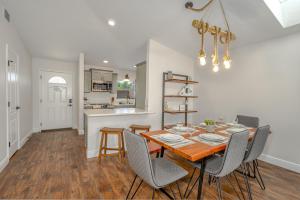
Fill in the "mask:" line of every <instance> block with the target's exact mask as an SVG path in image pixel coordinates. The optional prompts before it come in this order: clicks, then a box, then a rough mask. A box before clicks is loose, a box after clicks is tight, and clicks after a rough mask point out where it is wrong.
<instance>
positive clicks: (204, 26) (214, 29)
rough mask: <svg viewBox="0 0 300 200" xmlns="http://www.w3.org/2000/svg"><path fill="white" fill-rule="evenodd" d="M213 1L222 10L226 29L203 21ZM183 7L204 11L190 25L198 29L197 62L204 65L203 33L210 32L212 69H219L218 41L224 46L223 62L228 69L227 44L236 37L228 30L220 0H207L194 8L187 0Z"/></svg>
mask: <svg viewBox="0 0 300 200" xmlns="http://www.w3.org/2000/svg"><path fill="white" fill-rule="evenodd" d="M214 1H218V2H219V4H220V8H221V11H222V15H223V18H224V21H225V25H226V29H227V30H222V28H220V27H218V26H214V25H210V24H209V23H208V22H205V21H203V17H204V16H205V15H206V14H207V12H208V11H210V8H211V5H212V3H213V2H214ZM185 7H186V8H187V9H189V10H192V11H195V12H202V11H205V13H204V14H203V16H202V18H201V19H200V20H193V23H192V26H193V27H194V28H196V29H197V30H198V33H199V34H200V38H201V45H200V47H201V49H200V51H199V54H198V59H199V64H200V65H202V66H204V65H206V53H205V47H204V41H205V35H206V34H210V35H211V36H212V37H213V53H212V56H211V58H212V65H213V71H214V72H218V71H219V70H220V67H219V65H220V63H219V43H220V45H223V46H224V55H223V64H224V68H225V69H230V67H231V57H230V54H229V44H230V42H232V41H233V40H235V39H236V37H235V35H234V34H233V33H232V32H231V31H230V28H229V24H228V20H227V18H226V14H225V10H224V7H223V4H222V2H221V0H209V1H208V2H207V3H206V4H205V5H204V6H203V7H201V8H194V7H193V3H192V2H187V3H186V4H185Z"/></svg>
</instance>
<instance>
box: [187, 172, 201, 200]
mask: <svg viewBox="0 0 300 200" xmlns="http://www.w3.org/2000/svg"><path fill="white" fill-rule="evenodd" d="M199 178H200V175H199V176H198V178H197V179H196V181H195V182H194V184H193V186H192V188H191V189H190V191H189V193H188V194H187V196H186V198H189V196H190V195H191V193H192V191H193V189H194V187H195V185H196V183H198V181H199Z"/></svg>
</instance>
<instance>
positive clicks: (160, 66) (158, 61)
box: [146, 40, 194, 128]
mask: <svg viewBox="0 0 300 200" xmlns="http://www.w3.org/2000/svg"><path fill="white" fill-rule="evenodd" d="M193 67H194V61H193V60H192V59H191V58H189V57H186V56H184V55H182V54H180V53H178V52H177V51H175V50H173V49H171V48H169V47H166V46H164V45H162V44H160V43H158V42H156V41H154V40H150V41H149V44H148V58H147V94H146V107H148V110H149V111H150V112H154V113H155V120H154V121H153V122H152V123H154V122H155V125H156V127H155V128H161V127H160V126H161V111H162V79H163V72H167V71H170V70H171V71H173V73H176V74H184V75H188V76H193V74H194V68H193ZM183 86H184V85H182V84H176V83H167V84H166V94H177V93H178V92H179V90H180V89H181V88H182V87H183ZM168 102H169V105H171V106H178V105H179V104H180V103H184V101H183V100H175V99H169V101H168ZM172 102H173V104H172ZM192 105H193V104H192V101H191V104H190V106H192ZM193 115H194V114H189V120H191V118H192V116H193ZM179 121H181V122H183V121H184V115H181V116H179V115H177V116H174V115H172V116H170V115H168V114H166V123H165V124H173V123H177V122H179ZM158 124H159V127H157V125H158Z"/></svg>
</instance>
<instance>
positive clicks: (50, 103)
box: [41, 72, 73, 130]
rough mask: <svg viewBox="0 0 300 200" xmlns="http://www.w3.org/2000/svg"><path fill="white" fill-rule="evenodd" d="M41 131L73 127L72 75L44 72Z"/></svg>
mask: <svg viewBox="0 0 300 200" xmlns="http://www.w3.org/2000/svg"><path fill="white" fill-rule="evenodd" d="M41 80H42V99H41V107H42V109H41V111H42V113H41V116H42V122H41V129H42V130H51V129H61V128H71V127H72V110H73V109H72V106H73V100H72V75H71V74H67V73H58V72H42V75H41Z"/></svg>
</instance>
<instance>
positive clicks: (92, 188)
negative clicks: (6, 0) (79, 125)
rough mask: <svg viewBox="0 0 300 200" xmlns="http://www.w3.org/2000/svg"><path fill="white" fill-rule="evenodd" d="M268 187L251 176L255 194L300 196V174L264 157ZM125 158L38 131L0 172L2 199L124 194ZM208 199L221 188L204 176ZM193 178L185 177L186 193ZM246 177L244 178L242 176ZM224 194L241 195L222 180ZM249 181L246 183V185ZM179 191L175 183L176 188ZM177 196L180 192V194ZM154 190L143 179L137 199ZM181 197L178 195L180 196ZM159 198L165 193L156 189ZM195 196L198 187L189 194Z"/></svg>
mask: <svg viewBox="0 0 300 200" xmlns="http://www.w3.org/2000/svg"><path fill="white" fill-rule="evenodd" d="M166 156H167V157H168V158H170V159H173V160H176V162H177V163H179V164H181V165H182V166H183V167H184V168H186V169H188V170H189V171H191V170H192V169H191V168H190V167H189V166H188V165H187V164H186V163H185V162H183V161H181V160H180V159H178V158H176V157H174V156H173V155H172V154H168V153H167V154H166ZM260 169H261V172H262V174H263V178H264V180H265V184H266V187H267V189H266V190H265V191H262V190H261V189H260V188H259V186H258V184H256V183H255V180H251V186H252V189H253V196H254V199H263V200H277V199H278V200H283V199H284V200H286V199H300V174H297V173H294V172H291V171H288V170H285V169H282V168H279V167H276V166H272V165H270V164H267V163H264V162H260ZM133 177H134V174H133V173H132V172H131V171H130V169H129V167H128V165H127V164H126V161H119V159H118V158H107V159H106V160H103V161H102V162H101V164H100V163H99V162H98V160H97V159H89V160H87V159H86V158H85V148H84V137H83V136H78V135H77V133H76V132H75V131H74V130H62V131H55V132H47V133H37V134H34V135H33V136H32V137H31V138H30V140H29V141H28V142H27V143H26V144H25V145H24V147H23V148H22V149H20V150H19V151H18V152H17V153H16V154H15V155H14V156H13V158H12V159H11V161H10V163H9V165H8V166H7V167H6V168H5V169H4V170H3V171H2V173H1V174H0V198H1V199H12V198H13V199H34V198H40V199H83V198H84V199H100V198H101V199H124V198H125V196H126V194H127V191H128V189H129V187H130V184H131V181H132V180H133ZM205 180H206V182H205V186H204V188H205V189H204V194H205V198H204V199H216V188H215V186H214V185H212V186H209V185H208V184H207V178H206V179H205ZM187 181H188V177H187V178H185V179H184V180H182V181H181V182H180V186H181V191H182V192H183V191H184V189H185V187H186V185H187ZM240 182H241V183H243V182H242V179H240ZM222 185H223V196H224V199H237V197H236V195H235V193H234V191H233V190H232V188H231V187H230V185H229V184H228V183H226V182H222ZM243 186H244V185H243ZM173 190H174V191H177V190H176V187H173ZM176 194H177V195H178V192H177V193H176ZM151 195H152V190H151V188H150V187H149V186H148V185H147V184H143V185H142V187H141V189H140V190H139V192H138V193H137V195H136V197H135V198H137V199H147V198H151ZM178 197H179V195H178ZM156 198H166V196H164V195H163V194H156ZM194 198H196V190H194V192H193V193H192V195H191V197H190V199H194Z"/></svg>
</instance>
